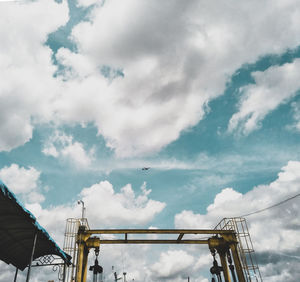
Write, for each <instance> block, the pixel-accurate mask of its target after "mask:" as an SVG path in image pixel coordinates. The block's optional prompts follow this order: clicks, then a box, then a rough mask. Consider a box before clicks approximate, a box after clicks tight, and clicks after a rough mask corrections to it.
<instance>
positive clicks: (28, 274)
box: [26, 232, 37, 282]
mask: <svg viewBox="0 0 300 282" xmlns="http://www.w3.org/2000/svg"><path fill="white" fill-rule="evenodd" d="M36 239H37V232H35V234H34V239H33V245H32V251H31V257H30V262H29V265H28V271H27V277H26V282H28V281H29V278H30V270H31V264H32V261H33V256H34V251H35V245H36Z"/></svg>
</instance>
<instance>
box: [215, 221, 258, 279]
mask: <svg viewBox="0 0 300 282" xmlns="http://www.w3.org/2000/svg"><path fill="white" fill-rule="evenodd" d="M215 229H216V230H217V229H218V230H232V231H234V232H235V233H236V237H237V240H238V242H239V244H238V245H237V248H238V253H239V256H240V260H241V263H242V267H243V271H244V275H245V278H246V280H247V282H261V281H263V280H262V277H261V274H260V271H259V267H258V264H257V260H256V256H255V252H254V248H253V244H252V240H251V237H250V233H249V230H248V226H247V222H246V219H245V218H242V217H233V218H223V219H222V220H221V221H220V222H219V223H218V225H217V226H216V227H215Z"/></svg>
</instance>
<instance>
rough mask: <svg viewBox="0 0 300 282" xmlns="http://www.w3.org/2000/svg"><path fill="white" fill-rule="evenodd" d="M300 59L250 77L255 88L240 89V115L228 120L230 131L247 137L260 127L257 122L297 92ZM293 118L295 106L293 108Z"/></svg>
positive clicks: (298, 87) (299, 85) (299, 86)
mask: <svg viewBox="0 0 300 282" xmlns="http://www.w3.org/2000/svg"><path fill="white" fill-rule="evenodd" d="M299 74H300V59H296V60H295V61H294V62H292V63H287V64H284V65H282V66H274V67H270V68H269V69H267V70H266V71H264V72H254V73H252V76H253V78H254V79H255V84H253V85H248V86H246V87H243V88H242V89H241V92H242V98H241V101H240V105H239V111H238V112H237V113H235V114H234V115H233V116H232V118H231V119H230V122H229V125H228V129H229V131H231V132H232V131H233V130H238V131H240V132H241V133H242V134H249V133H250V132H251V131H253V130H255V129H258V128H259V127H260V121H261V120H263V118H264V117H265V116H266V115H267V114H268V113H270V112H271V111H273V110H274V109H276V108H277V107H278V106H279V105H280V104H282V103H285V102H287V101H289V99H291V98H292V97H293V96H294V95H295V94H296V91H297V90H299V89H300V82H299V79H298V78H299ZM293 107H294V110H295V118H296V119H297V106H296V104H294V106H293Z"/></svg>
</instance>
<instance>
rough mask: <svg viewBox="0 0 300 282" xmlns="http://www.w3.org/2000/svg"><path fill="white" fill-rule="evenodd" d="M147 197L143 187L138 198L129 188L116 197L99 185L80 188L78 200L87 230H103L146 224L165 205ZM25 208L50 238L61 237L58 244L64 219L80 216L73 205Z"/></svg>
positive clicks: (105, 183) (108, 185) (107, 185)
mask: <svg viewBox="0 0 300 282" xmlns="http://www.w3.org/2000/svg"><path fill="white" fill-rule="evenodd" d="M150 193H151V190H147V189H146V184H144V185H142V187H141V193H140V194H139V195H136V194H135V192H134V191H133V189H132V187H131V185H130V184H128V185H126V186H124V187H123V188H122V189H121V191H120V192H119V193H117V192H116V191H115V190H114V188H113V186H112V185H111V183H109V182H108V181H102V182H100V183H98V184H94V185H92V186H91V187H89V188H84V189H83V190H82V191H81V193H80V195H78V197H79V198H81V199H82V200H83V201H84V203H85V207H86V215H87V217H88V220H89V223H90V226H92V227H93V228H103V227H111V226H125V225H131V226H132V225H144V224H147V223H148V222H150V221H151V220H152V219H153V218H154V217H155V216H156V215H157V214H159V213H160V212H161V211H162V210H163V209H164V208H165V205H166V204H165V203H163V202H159V201H155V200H152V199H150V198H149V194H150ZM27 208H28V209H29V210H30V211H32V212H33V214H34V215H35V216H37V218H38V220H39V222H40V223H41V224H42V225H43V226H45V227H46V229H49V230H51V231H52V232H53V234H61V235H60V237H59V238H58V239H59V241H60V242H62V237H61V236H62V235H63V227H64V225H65V221H66V219H67V218H69V217H73V218H79V217H80V216H81V207H80V206H79V205H77V203H74V204H73V205H62V206H56V207H52V208H49V209H43V208H42V207H41V205H39V204H31V205H27ZM55 236H58V235H55Z"/></svg>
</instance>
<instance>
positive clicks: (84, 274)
mask: <svg viewBox="0 0 300 282" xmlns="http://www.w3.org/2000/svg"><path fill="white" fill-rule="evenodd" d="M88 255H89V249H88V248H87V247H86V245H85V246H84V250H83V260H82V282H86V277H87V265H88Z"/></svg>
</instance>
